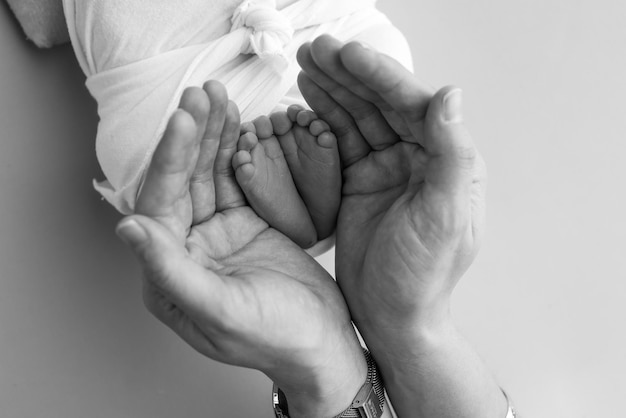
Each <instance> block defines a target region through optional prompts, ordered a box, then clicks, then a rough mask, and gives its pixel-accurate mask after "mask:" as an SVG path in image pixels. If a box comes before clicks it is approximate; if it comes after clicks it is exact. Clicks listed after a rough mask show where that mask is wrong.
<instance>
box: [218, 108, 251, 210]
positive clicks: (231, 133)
mask: <svg viewBox="0 0 626 418" xmlns="http://www.w3.org/2000/svg"><path fill="white" fill-rule="evenodd" d="M240 126H241V125H240V114H239V109H238V108H237V105H236V104H235V102H233V101H229V102H228V104H227V106H226V114H225V117H224V129H223V130H222V133H221V136H220V144H219V149H218V150H217V157H216V159H215V170H214V171H215V172H214V175H215V206H216V210H217V211H218V212H221V211H224V210H226V209H232V208H237V207H241V206H244V205H245V204H246V199H245V196H244V194H243V192H242V191H241V188H240V187H239V184H237V180H236V179H235V170H234V169H233V164H232V161H233V156H234V155H235V153H236V152H237V141H238V140H239V132H240ZM252 126H254V125H252Z"/></svg>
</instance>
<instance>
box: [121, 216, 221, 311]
mask: <svg viewBox="0 0 626 418" xmlns="http://www.w3.org/2000/svg"><path fill="white" fill-rule="evenodd" d="M116 232H117V234H118V236H119V237H120V238H122V240H124V241H125V242H126V243H127V244H128V245H129V247H130V248H131V250H132V251H133V253H134V254H135V256H136V257H137V259H138V260H139V263H140V264H141V266H142V268H143V272H144V280H145V281H146V286H152V287H154V288H155V289H157V290H158V292H159V293H161V294H163V295H164V296H165V297H166V298H167V299H168V300H170V301H171V302H172V303H173V304H174V305H176V306H178V307H179V308H180V309H181V310H183V311H185V312H186V313H187V314H188V315H190V316H202V317H217V316H219V312H220V309H221V308H220V306H221V305H220V304H221V300H223V293H224V292H225V290H226V286H225V284H224V281H223V280H222V278H221V277H220V276H218V275H217V274H215V273H214V272H212V271H211V270H207V269H205V268H204V267H202V266H200V265H199V264H197V263H196V262H195V261H193V260H192V259H191V257H190V256H189V254H188V253H187V250H186V249H185V247H184V246H183V245H181V244H180V242H178V241H177V240H176V237H175V236H174V235H173V234H172V233H171V232H170V231H168V229H167V228H166V227H164V226H163V225H162V224H160V223H159V222H157V221H154V220H153V219H151V218H148V217H145V216H140V215H133V216H130V217H126V218H124V219H122V220H121V221H120V223H119V224H118V226H117V229H116Z"/></svg>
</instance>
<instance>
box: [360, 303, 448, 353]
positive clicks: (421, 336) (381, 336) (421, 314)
mask: <svg viewBox="0 0 626 418" xmlns="http://www.w3.org/2000/svg"><path fill="white" fill-rule="evenodd" d="M398 318H401V319H398ZM356 325H357V328H358V330H359V332H360V334H361V336H362V337H363V339H364V340H365V343H366V344H367V346H368V347H369V348H370V350H371V351H372V353H374V356H375V357H376V359H377V360H378V355H379V353H380V352H384V353H385V354H386V355H392V356H393V355H395V354H397V355H399V356H404V355H406V354H407V353H408V352H411V351H414V350H421V349H427V348H428V347H429V346H431V345H433V344H439V343H440V342H441V341H442V340H445V339H446V338H447V336H450V335H451V334H453V333H455V332H456V328H455V327H454V324H453V321H452V316H451V312H450V299H449V297H446V298H441V299H440V300H438V301H436V302H431V303H428V304H426V303H424V304H421V308H420V309H419V310H417V311H416V312H411V313H410V314H409V313H407V312H403V314H402V315H399V314H398V312H393V313H391V314H389V315H385V314H384V313H381V312H380V311H379V310H377V311H376V312H374V311H370V312H368V313H367V315H366V316H363V317H360V318H359V319H358V322H356Z"/></svg>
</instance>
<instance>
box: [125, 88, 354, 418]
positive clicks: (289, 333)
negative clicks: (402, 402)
mask: <svg viewBox="0 0 626 418" xmlns="http://www.w3.org/2000/svg"><path fill="white" fill-rule="evenodd" d="M238 137H239V113H238V110H237V108H236V106H235V105H234V104H233V103H232V102H229V101H228V98H227V95H226V92H225V89H224V88H223V86H221V85H220V84H219V83H217V82H209V83H207V84H206V85H205V87H204V90H202V89H199V88H190V89H188V90H186V91H185V93H184V95H183V98H182V100H181V104H180V109H179V110H178V111H177V112H176V113H175V114H174V115H173V116H172V117H171V119H170V122H169V125H168V127H167V130H166V132H165V134H164V136H163V139H162V140H161V142H160V143H159V145H158V148H157V149H156V151H155V154H154V157H153V160H152V163H151V165H150V168H149V170H148V172H147V174H146V179H145V182H144V185H143V188H142V190H141V194H140V196H139V198H138V201H137V205H136V215H132V216H130V217H127V218H125V219H124V220H122V221H121V222H120V224H119V226H118V234H119V235H120V236H121V237H122V238H123V239H124V240H125V241H126V242H127V243H128V244H129V245H130V246H131V248H132V249H133V251H134V253H135V254H136V255H137V257H138V259H139V261H140V263H141V265H142V267H143V269H144V302H145V304H146V306H147V307H148V309H149V310H150V311H151V312H152V313H153V314H154V315H155V316H156V317H157V318H158V319H160V320H161V321H162V322H164V323H165V324H166V325H168V326H169V327H170V328H172V329H173V330H174V331H175V332H176V333H177V334H178V335H179V336H181V337H182V338H183V339H184V340H185V341H186V342H188V343H189V344H190V345H191V346H192V347H194V348H195V349H196V350H198V351H199V352H200V353H202V354H204V355H206V356H208V357H210V358H212V359H215V360H217V361H220V362H224V363H229V364H234V365H238V366H244V367H250V368H255V369H258V370H261V371H262V372H264V373H265V374H267V375H268V376H269V377H270V378H271V379H272V380H273V381H274V382H275V383H277V384H278V385H279V387H281V389H282V390H283V391H284V392H285V394H286V396H287V399H288V401H289V403H290V412H291V414H292V416H294V417H295V416H311V417H315V416H320V417H321V416H333V415H335V414H337V413H339V412H340V411H341V410H343V409H344V408H346V407H347V406H349V404H350V402H351V400H352V397H353V396H354V394H355V393H356V391H358V389H359V387H360V385H361V384H362V383H363V381H364V380H365V374H366V367H365V362H364V359H363V355H362V352H361V349H360V345H359V343H358V340H357V338H356V336H355V333H354V330H353V328H352V325H351V321H350V316H349V313H348V310H347V307H346V305H345V302H344V300H343V298H342V295H341V293H340V292H339V289H338V288H337V286H336V284H335V282H334V280H333V279H332V278H331V277H330V276H329V275H328V273H327V272H326V271H325V270H324V269H323V268H322V267H321V266H320V265H319V264H317V263H316V262H315V260H314V259H312V258H311V257H309V256H308V255H307V254H306V253H305V252H304V251H303V250H301V249H300V248H299V247H298V246H297V245H296V244H294V243H293V242H291V241H290V240H289V239H287V238H286V237H285V236H283V235H282V234H280V233H278V232H277V231H276V230H274V229H271V228H269V227H268V225H267V224H266V223H265V222H264V221H263V220H262V219H261V218H259V217H258V216H257V215H256V213H255V212H254V211H253V210H252V209H251V208H250V207H249V206H248V205H247V204H246V201H245V199H244V197H243V194H242V192H241V190H240V189H239V187H238V185H237V184H236V181H235V177H234V174H233V170H232V166H231V159H232V156H233V155H234V153H235V152H236V149H237V139H238Z"/></svg>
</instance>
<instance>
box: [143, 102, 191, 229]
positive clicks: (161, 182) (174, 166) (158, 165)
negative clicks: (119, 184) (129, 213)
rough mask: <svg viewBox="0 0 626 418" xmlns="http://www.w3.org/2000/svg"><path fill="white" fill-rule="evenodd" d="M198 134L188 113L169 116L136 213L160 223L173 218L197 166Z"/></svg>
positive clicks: (180, 112)
mask: <svg viewBox="0 0 626 418" xmlns="http://www.w3.org/2000/svg"><path fill="white" fill-rule="evenodd" d="M197 132H198V127H197V125H196V122H195V120H194V119H193V117H192V116H191V115H190V114H189V113H188V112H186V111H184V110H182V109H178V110H176V111H175V112H174V114H173V115H172V116H171V117H170V120H169V122H168V125H167V128H166V129H165V132H164V134H163V137H162V139H161V141H160V142H159V145H158V146H157V147H156V149H155V151H154V155H153V156H152V161H151V162H150V166H149V167H148V170H147V173H146V178H145V181H144V183H143V186H142V189H141V192H140V194H139V197H138V199H137V204H136V206H135V212H136V213H138V214H142V215H146V216H149V217H152V218H155V219H160V220H168V219H169V218H171V217H174V216H175V215H176V210H177V209H178V207H177V205H178V202H179V201H180V198H181V196H184V195H185V193H187V192H188V185H189V178H190V177H191V173H192V171H193V167H195V164H196V159H197V155H198V140H197ZM167 223H169V222H167ZM171 232H173V233H175V234H180V233H181V231H171Z"/></svg>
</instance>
